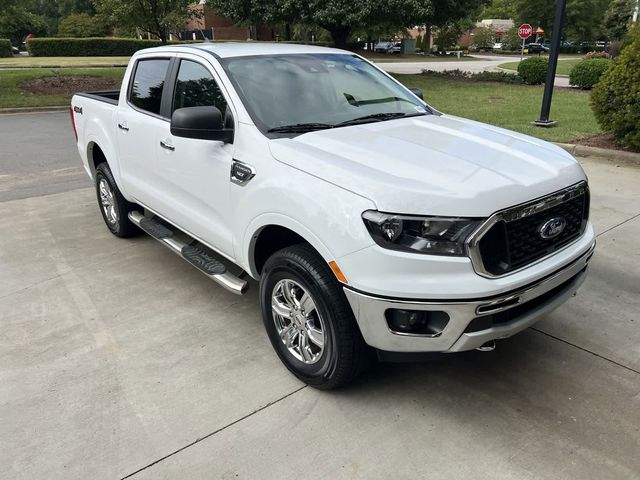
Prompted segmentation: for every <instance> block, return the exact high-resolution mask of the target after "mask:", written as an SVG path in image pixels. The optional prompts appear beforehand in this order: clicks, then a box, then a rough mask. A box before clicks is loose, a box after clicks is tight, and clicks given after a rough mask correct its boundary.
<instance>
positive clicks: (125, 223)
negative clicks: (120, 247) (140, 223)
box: [95, 162, 139, 237]
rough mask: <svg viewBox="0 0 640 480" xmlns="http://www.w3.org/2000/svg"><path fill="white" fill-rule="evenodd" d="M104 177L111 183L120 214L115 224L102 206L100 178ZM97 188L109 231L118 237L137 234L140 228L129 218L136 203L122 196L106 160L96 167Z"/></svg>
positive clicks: (100, 206) (99, 205)
mask: <svg viewBox="0 0 640 480" xmlns="http://www.w3.org/2000/svg"><path fill="white" fill-rule="evenodd" d="M102 179H104V180H105V181H106V182H107V183H108V184H109V188H111V193H112V194H113V201H114V204H115V207H116V211H117V214H118V220H117V221H116V223H115V224H112V223H110V222H109V221H108V220H107V217H106V215H105V213H104V209H103V208H102V201H101V200H100V180H102ZM95 189H96V198H97V200H98V208H99V209H100V214H101V215H102V219H103V220H104V223H105V225H106V226H107V228H108V229H109V231H111V233H113V234H114V235H116V236H117V237H131V236H134V235H136V234H137V233H138V231H139V230H138V229H137V227H136V226H135V225H134V224H133V223H132V222H131V220H129V212H130V211H132V210H133V209H134V205H133V204H131V203H129V202H128V201H127V200H126V199H125V198H124V197H123V196H122V193H120V189H119V188H118V185H117V184H116V181H115V179H114V178H113V174H112V173H111V169H110V168H109V165H108V164H107V163H106V162H103V163H101V164H100V165H98V167H97V168H96V175H95Z"/></svg>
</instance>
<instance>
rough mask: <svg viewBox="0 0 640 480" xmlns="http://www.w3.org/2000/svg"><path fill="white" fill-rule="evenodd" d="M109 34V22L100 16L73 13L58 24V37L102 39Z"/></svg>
mask: <svg viewBox="0 0 640 480" xmlns="http://www.w3.org/2000/svg"><path fill="white" fill-rule="evenodd" d="M110 32H111V27H110V26H109V22H108V21H107V19H106V18H105V17H103V16H101V15H94V16H91V15H89V14H88V13H73V14H71V15H69V16H67V17H64V18H63V19H62V20H60V23H59V24H58V35H59V36H61V37H102V36H105V35H108V34H109V33H110Z"/></svg>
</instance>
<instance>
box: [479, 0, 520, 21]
mask: <svg viewBox="0 0 640 480" xmlns="http://www.w3.org/2000/svg"><path fill="white" fill-rule="evenodd" d="M515 17H516V10H515V5H514V2H513V0H493V1H492V2H491V4H490V5H489V6H487V7H485V8H484V9H483V10H482V13H481V14H480V16H479V17H478V19H479V20H482V19H483V18H502V19H509V18H515Z"/></svg>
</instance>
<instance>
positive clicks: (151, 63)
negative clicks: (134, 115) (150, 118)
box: [129, 58, 169, 115]
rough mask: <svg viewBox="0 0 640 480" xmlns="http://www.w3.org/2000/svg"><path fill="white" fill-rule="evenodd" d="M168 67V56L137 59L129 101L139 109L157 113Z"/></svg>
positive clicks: (158, 112)
mask: <svg viewBox="0 0 640 480" xmlns="http://www.w3.org/2000/svg"><path fill="white" fill-rule="evenodd" d="M168 68H169V59H168V58H152V59H148V60H139V61H138V63H137V65H136V71H135V73H134V75H133V84H132V85H131V90H130V92H129V102H131V104H132V105H133V106H135V107H137V108H139V109H140V110H144V111H146V112H150V113H155V114H156V115H159V114H160V104H161V103H162V90H163V88H164V82H165V78H166V76H167V69H168Z"/></svg>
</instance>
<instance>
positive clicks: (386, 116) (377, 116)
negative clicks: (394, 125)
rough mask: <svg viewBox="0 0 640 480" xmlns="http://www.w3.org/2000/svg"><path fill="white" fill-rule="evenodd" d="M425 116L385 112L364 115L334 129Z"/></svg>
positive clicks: (339, 124)
mask: <svg viewBox="0 0 640 480" xmlns="http://www.w3.org/2000/svg"><path fill="white" fill-rule="evenodd" d="M422 115H426V112H425V113H421V112H420V113H401V112H387V113H373V114H371V115H365V116H364V117H357V118H353V119H351V120H347V121H344V122H340V123H337V124H336V125H335V126H336V127H344V126H345V125H357V124H359V123H368V122H370V121H372V120H373V121H375V122H384V121H385V120H391V119H392V118H401V117H417V116H422Z"/></svg>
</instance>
